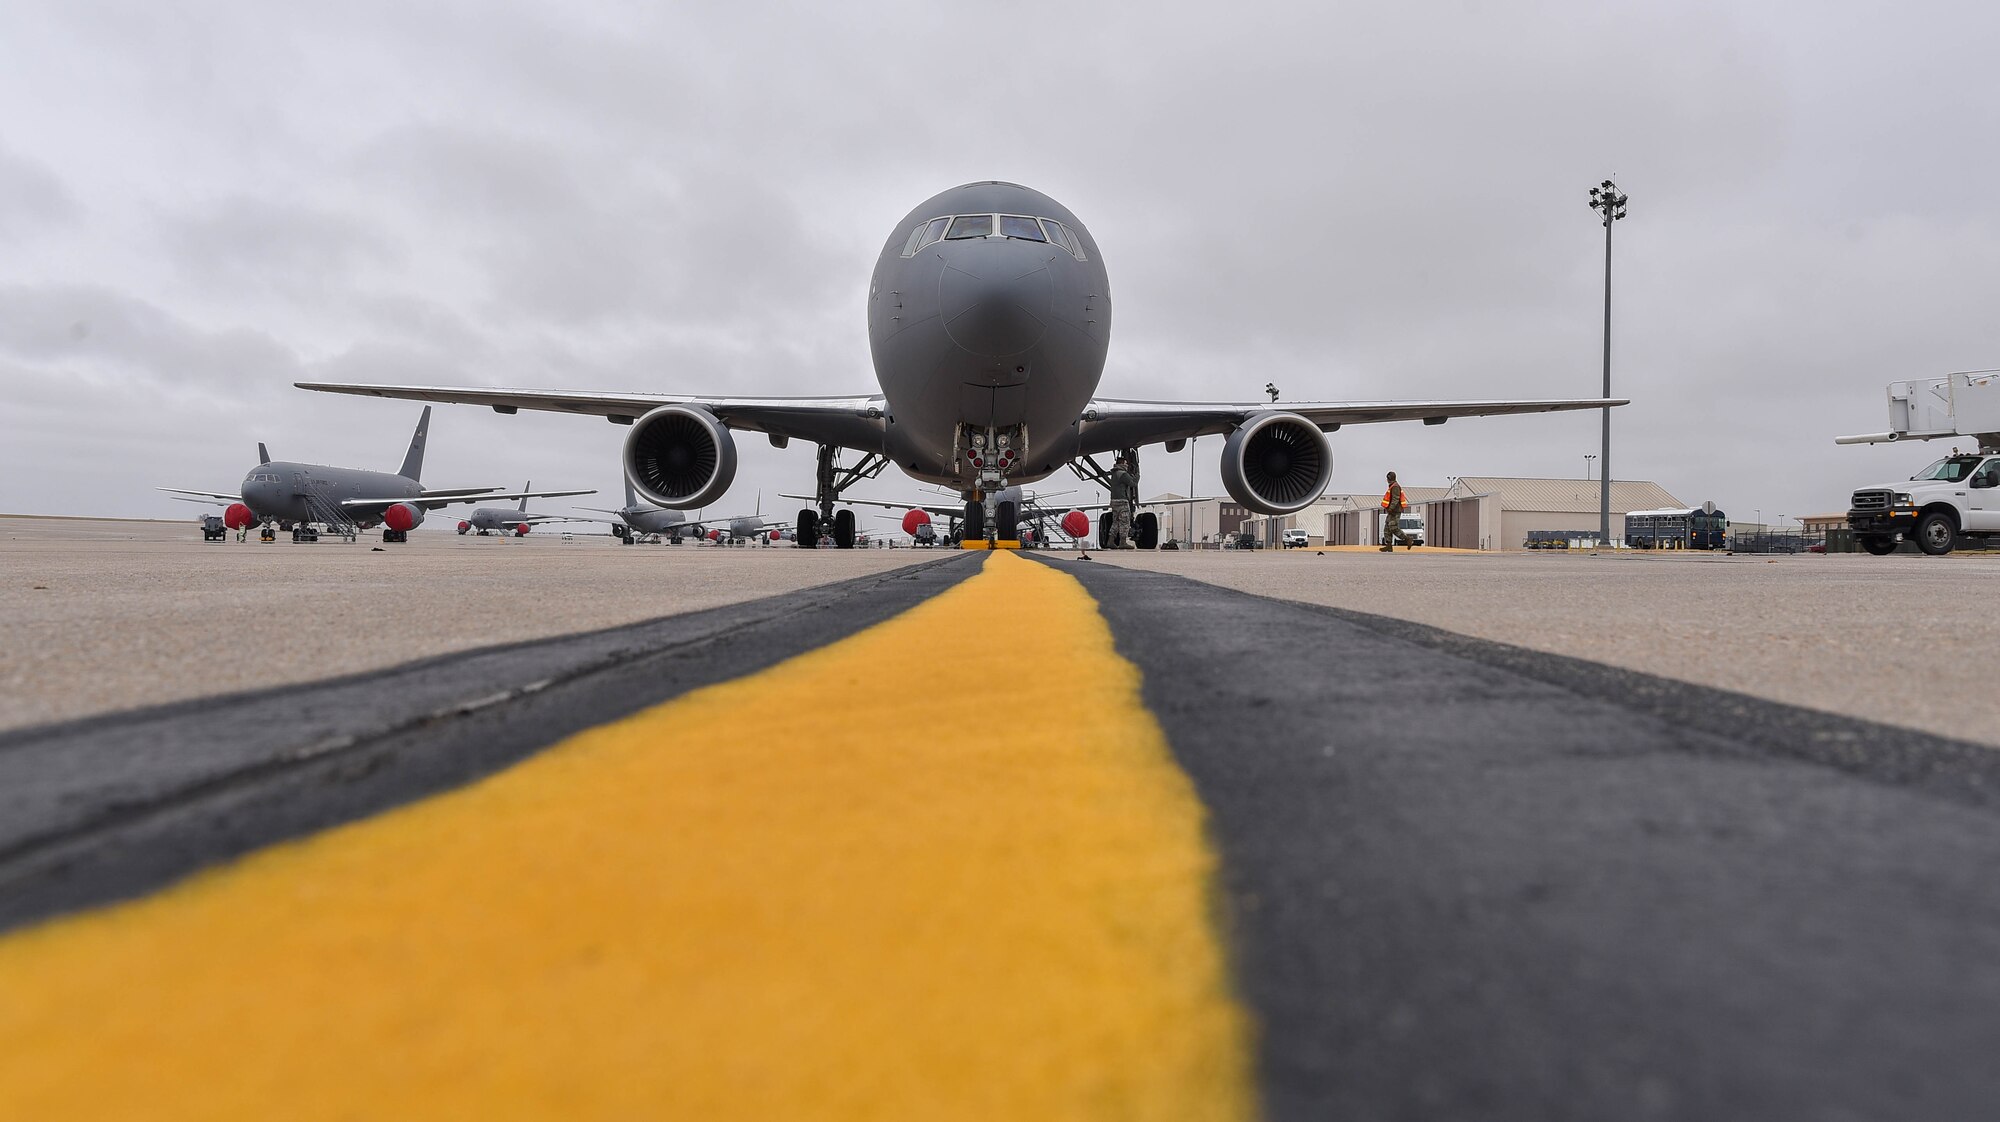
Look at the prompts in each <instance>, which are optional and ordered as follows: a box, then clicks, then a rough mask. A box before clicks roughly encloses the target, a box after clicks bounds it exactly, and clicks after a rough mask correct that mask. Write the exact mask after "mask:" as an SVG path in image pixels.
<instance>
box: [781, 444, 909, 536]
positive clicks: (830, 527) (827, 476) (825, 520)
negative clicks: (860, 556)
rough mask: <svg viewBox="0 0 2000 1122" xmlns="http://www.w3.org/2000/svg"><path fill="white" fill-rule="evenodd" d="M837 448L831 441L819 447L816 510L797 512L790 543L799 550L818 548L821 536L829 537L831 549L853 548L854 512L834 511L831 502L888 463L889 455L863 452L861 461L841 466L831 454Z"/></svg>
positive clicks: (815, 493)
mask: <svg viewBox="0 0 2000 1122" xmlns="http://www.w3.org/2000/svg"><path fill="white" fill-rule="evenodd" d="M837 453H838V449H836V448H834V446H833V445H831V444H822V445H820V446H819V465H818V470H817V472H815V477H816V484H817V485H816V486H815V488H814V490H813V497H814V500H815V501H816V502H817V504H818V507H819V509H817V510H814V509H811V508H807V509H805V510H801V511H799V530H798V535H797V541H795V542H794V543H793V544H795V545H797V546H798V547H799V548H800V549H818V548H819V543H820V537H821V535H825V536H826V537H828V538H831V539H832V541H833V548H835V549H853V548H854V512H853V511H851V510H835V509H833V504H835V503H837V502H839V501H840V493H841V492H842V491H845V490H847V489H848V488H849V487H852V486H854V485H855V484H856V483H859V482H861V481H862V480H864V479H873V478H875V477H876V476H878V475H880V474H882V469H883V468H886V467H888V466H889V458H888V457H887V456H884V455H882V454H880V453H878V452H865V453H863V454H862V456H861V461H860V462H859V463H856V464H854V465H852V466H850V467H841V466H840V464H839V463H837V462H836V460H835V456H836V454H837Z"/></svg>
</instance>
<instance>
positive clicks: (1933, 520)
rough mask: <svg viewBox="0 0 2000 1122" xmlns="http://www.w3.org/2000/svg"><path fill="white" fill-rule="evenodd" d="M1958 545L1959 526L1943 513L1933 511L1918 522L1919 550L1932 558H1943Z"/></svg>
mask: <svg viewBox="0 0 2000 1122" xmlns="http://www.w3.org/2000/svg"><path fill="white" fill-rule="evenodd" d="M1957 543H1958V524H1957V523H1956V522H1954V521H1952V518H1951V516H1950V515H1948V514H1945V513H1943V512H1942V511H1932V512H1931V513H1929V514H1926V515H1924V516H1923V517H1922V518H1920V519H1918V520H1917V548H1918V549H1921V550H1923V551H1924V552H1925V553H1928V554H1930V555H1931V556H1932V557H1943V556H1944V555H1945V554H1947V553H1950V552H1951V547H1952V546H1954V545H1956V544H1957Z"/></svg>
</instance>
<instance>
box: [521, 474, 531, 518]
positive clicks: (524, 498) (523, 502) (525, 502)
mask: <svg viewBox="0 0 2000 1122" xmlns="http://www.w3.org/2000/svg"><path fill="white" fill-rule="evenodd" d="M534 489H535V481H534V480H532V479H530V480H528V481H527V482H526V483H523V484H521V490H523V491H532V490H534ZM519 509H520V511H521V513H522V514H526V513H528V496H526V495H522V496H521V505H520V508H519Z"/></svg>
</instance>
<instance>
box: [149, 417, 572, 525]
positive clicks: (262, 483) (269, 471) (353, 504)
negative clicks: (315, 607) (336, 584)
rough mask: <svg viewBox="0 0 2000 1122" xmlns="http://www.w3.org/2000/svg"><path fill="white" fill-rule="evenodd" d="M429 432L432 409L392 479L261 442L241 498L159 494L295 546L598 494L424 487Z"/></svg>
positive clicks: (177, 489)
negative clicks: (289, 454) (443, 513)
mask: <svg viewBox="0 0 2000 1122" xmlns="http://www.w3.org/2000/svg"><path fill="white" fill-rule="evenodd" d="M430 427H431V407H430V406H428V405H426V406H424V411H423V415H422V416H420V417H419V418H418V419H417V431H416V432H415V433H414V434H413V435H412V436H411V437H410V450H409V451H408V452H406V453H404V455H403V466H402V467H400V468H397V469H396V471H395V472H394V473H393V474H391V473H389V472H385V471H363V470H362V469H360V468H342V467H327V466H325V465H322V464H299V463H292V462H290V461H285V460H277V461H274V460H272V459H271V453H270V452H269V451H268V450H267V449H265V447H264V445H263V444H262V443H261V442H260V443H259V444H258V445H257V466H256V467H254V468H252V469H250V473H249V474H248V475H245V476H244V477H243V486H242V487H240V488H239V489H238V490H237V492H236V493H235V494H229V493H226V492H222V491H190V490H187V489H185V488H180V487H162V488H160V490H162V491H166V492H169V493H171V494H174V495H176V496H180V495H192V496H195V497H196V499H197V500H198V501H205V502H213V503H216V504H217V505H219V506H222V507H224V508H225V509H224V510H223V512H222V520H223V523H224V524H225V525H227V526H228V527H229V528H230V529H232V530H242V529H246V528H248V527H250V526H254V525H258V524H260V523H261V524H263V525H265V526H270V525H272V524H274V523H275V524H276V525H277V526H278V527H279V528H281V529H286V530H290V531H291V534H292V540H293V541H295V542H310V541H318V540H319V531H318V530H317V529H315V528H314V527H315V526H316V525H317V526H325V527H326V528H327V531H328V532H329V533H335V534H339V535H341V536H343V537H345V538H347V539H348V540H350V541H351V540H353V539H354V537H355V536H356V534H357V533H359V532H360V531H362V530H367V529H371V528H373V527H375V526H377V525H380V526H382V527H383V530H382V540H383V541H385V542H406V541H409V540H410V531H411V530H412V529H413V528H415V527H416V526H417V525H419V524H420V523H422V522H423V520H424V515H425V514H426V513H427V512H429V511H433V510H437V509H439V508H440V507H446V506H450V505H452V504H454V503H476V502H490V501H493V500H495V499H539V498H555V497H558V496H562V495H591V494H595V493H596V492H594V491H537V492H533V493H528V492H515V493H513V494H501V493H499V492H500V488H498V487H444V488H437V487H425V486H424V485H423V484H422V483H419V482H418V478H419V477H420V476H421V475H422V474H423V470H424V443H425V441H426V439H427V438H428V436H429V433H430ZM266 536H267V537H268V536H269V535H266Z"/></svg>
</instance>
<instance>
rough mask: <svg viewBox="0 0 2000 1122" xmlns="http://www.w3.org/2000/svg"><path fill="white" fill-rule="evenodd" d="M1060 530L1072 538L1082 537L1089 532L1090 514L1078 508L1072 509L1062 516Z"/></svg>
mask: <svg viewBox="0 0 2000 1122" xmlns="http://www.w3.org/2000/svg"><path fill="white" fill-rule="evenodd" d="M1059 525H1060V526H1062V532H1063V533H1065V534H1068V535H1069V536H1070V537H1072V538H1084V537H1087V536H1088V535H1089V534H1090V515H1088V514H1085V513H1084V512H1082V511H1080V510H1072V511H1070V512H1069V513H1068V514H1065V515H1063V516H1062V522H1060V523H1059Z"/></svg>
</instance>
